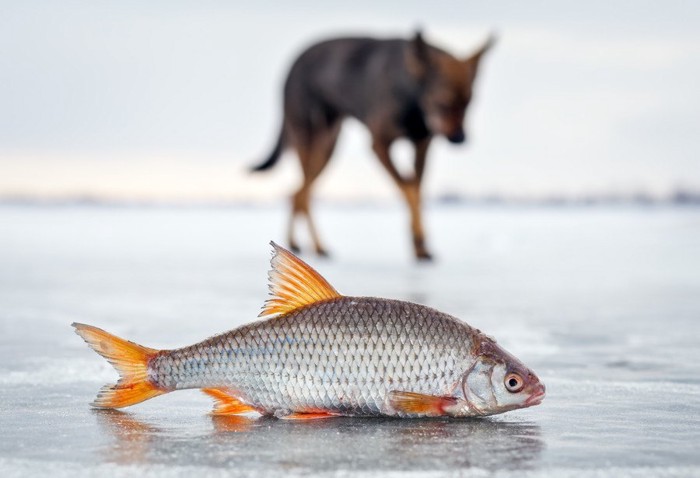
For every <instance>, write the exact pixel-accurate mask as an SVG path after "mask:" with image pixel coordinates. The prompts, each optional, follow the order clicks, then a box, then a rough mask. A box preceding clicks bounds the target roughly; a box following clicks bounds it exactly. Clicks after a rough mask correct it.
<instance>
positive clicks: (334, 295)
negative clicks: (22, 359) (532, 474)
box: [72, 242, 545, 420]
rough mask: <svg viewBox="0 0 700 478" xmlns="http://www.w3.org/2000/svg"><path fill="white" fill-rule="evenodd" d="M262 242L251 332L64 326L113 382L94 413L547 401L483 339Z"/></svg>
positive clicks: (347, 412) (473, 411)
mask: <svg viewBox="0 0 700 478" xmlns="http://www.w3.org/2000/svg"><path fill="white" fill-rule="evenodd" d="M270 244H271V246H272V259H271V269H270V272H269V291H270V292H269V294H270V297H269V298H268V299H267V300H266V301H265V303H264V305H263V308H262V311H261V312H260V315H259V320H258V321H256V322H252V323H249V324H246V325H243V326H241V327H238V328H235V329H233V330H230V331H228V332H225V333H222V334H219V335H215V336H213V337H211V338H208V339H206V340H204V341H202V342H199V343H196V344H194V345H190V346H187V347H182V348H176V349H170V350H157V349H152V348H148V347H144V346H141V345H138V344H136V343H134V342H130V341H128V340H124V339H121V338H119V337H116V336H114V335H112V334H110V333H108V332H105V331H104V330H102V329H100V328H97V327H94V326H91V325H86V324H81V323H73V324H72V326H73V327H74V328H75V332H76V333H77V334H78V335H79V336H80V337H82V338H83V339H84V340H85V342H87V344H88V345H89V346H90V347H91V348H92V349H93V350H94V351H95V352H97V353H98V354H100V355H102V356H103V357H104V358H105V359H107V361H109V363H111V364H112V365H113V366H114V368H115V369H116V371H117V372H118V373H119V380H118V381H117V383H115V384H110V385H105V386H104V387H103V388H102V389H101V390H100V391H99V393H98V395H97V397H96V398H95V400H94V402H93V403H92V405H93V406H94V407H96V408H102V409H111V408H122V407H127V406H131V405H135V404H137V403H140V402H143V401H144V400H148V399H151V398H154V397H156V396H159V395H163V394H165V393H168V392H172V391H175V390H183V389H197V388H198V389H202V391H203V392H204V393H206V394H207V395H209V396H211V397H212V398H213V399H214V408H213V411H212V412H211V413H212V414H213V415H243V414H249V413H253V412H256V413H258V414H260V415H263V416H272V417H277V418H283V419H290V420H311V419H322V418H330V417H336V416H355V417H380V416H389V417H400V418H413V417H481V416H488V415H494V414H498V413H503V412H507V411H510V410H515V409H519V408H526V407H531V406H534V405H538V404H540V403H541V402H542V400H543V399H544V397H545V385H544V384H543V383H542V382H541V381H540V379H539V378H538V377H537V375H535V373H534V372H533V371H532V370H530V369H529V368H528V367H526V366H525V365H524V364H523V363H522V362H521V361H520V360H518V359H517V358H516V357H514V356H513V355H512V354H510V353H509V352H507V351H506V350H504V349H503V348H502V347H501V346H500V345H498V344H497V343H496V341H495V340H494V339H493V338H491V337H489V336H487V335H486V334H484V333H482V332H481V331H480V330H478V329H476V328H474V327H472V326H470V325H468V324H467V323H465V322H463V321H461V320H459V319H458V318H456V317H453V316H451V315H448V314H446V313H443V312H440V311H438V310H435V309H433V308H430V307H428V306H425V305H419V304H415V303H411V302H406V301H401V300H392V299H383V298H376V297H352V296H345V295H342V294H340V293H339V292H338V291H337V290H336V289H335V288H334V287H333V286H331V284H330V283H329V282H328V281H327V280H326V279H325V278H324V277H323V276H321V274H319V273H318V272H317V271H316V270H314V269H313V268H312V267H311V266H309V265H308V264H307V263H305V262H304V261H302V260H301V259H300V258H298V257H297V256H295V255H294V254H292V253H291V252H290V251H288V250H286V249H285V248H283V247H281V246H279V245H277V244H275V243H274V242H271V243H270Z"/></svg>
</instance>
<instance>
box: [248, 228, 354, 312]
mask: <svg viewBox="0 0 700 478" xmlns="http://www.w3.org/2000/svg"><path fill="white" fill-rule="evenodd" d="M270 245H272V249H273V251H272V260H271V261H270V263H271V265H272V269H270V274H269V278H270V286H269V287H270V295H271V296H272V297H271V298H270V299H267V301H265V305H264V306H263V310H262V312H260V317H265V316H272V315H283V314H287V313H289V312H291V311H293V310H296V309H299V308H301V307H304V306H307V305H310V304H314V303H316V302H320V301H323V300H329V299H335V298H337V297H342V296H341V295H340V293H338V291H337V290H335V289H334V288H333V286H332V285H330V284H329V283H328V281H327V280H326V279H324V278H323V277H322V276H321V274H319V273H318V272H316V271H315V270H314V269H313V268H312V267H311V266H310V265H308V264H307V263H306V262H304V261H302V260H301V259H299V258H298V257H297V256H295V255H294V254H292V253H291V252H289V251H288V250H287V249H285V248H283V247H280V246H278V245H277V244H275V243H274V242H270Z"/></svg>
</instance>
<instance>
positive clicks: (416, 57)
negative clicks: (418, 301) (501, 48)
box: [253, 32, 493, 259]
mask: <svg viewBox="0 0 700 478" xmlns="http://www.w3.org/2000/svg"><path fill="white" fill-rule="evenodd" d="M492 44H493V38H489V40H488V41H487V42H486V43H485V44H484V45H483V46H482V47H481V48H480V49H479V50H478V51H477V52H476V53H474V54H473V55H472V56H470V57H468V58H466V59H464V60H459V59H457V58H455V57H454V56H452V55H450V54H449V53H447V52H445V51H443V50H441V49H439V48H436V47H434V46H432V45H429V44H428V43H426V42H425V41H424V40H423V37H422V36H421V34H420V32H419V33H417V34H416V36H415V37H414V38H413V39H411V40H401V39H396V40H379V39H374V38H339V39H334V40H328V41H324V42H321V43H317V44H315V45H313V46H312V47H310V48H309V49H307V50H306V51H305V52H304V53H302V54H301V55H300V56H299V58H298V59H297V60H296V61H295V62H294V65H293V66H292V68H291V70H290V72H289V75H288V76H287V81H286V83H285V86H284V119H283V123H282V128H281V131H280V134H279V138H278V140H277V144H276V145H275V148H274V150H273V151H272V153H271V154H270V156H269V157H268V158H267V160H265V162H264V163H262V164H260V165H259V166H257V167H255V168H254V169H253V170H254V171H262V170H265V169H268V168H270V167H271V166H272V165H274V164H275V162H277V160H278V159H279V157H280V155H281V154H282V151H283V150H284V149H285V148H286V147H292V148H294V149H295V150H296V151H297V154H298V155H299V160H300V161H301V167H302V171H303V174H304V182H303V184H302V186H301V188H300V189H299V190H298V191H297V192H296V193H295V194H294V196H293V198H292V215H291V220H290V223H289V238H288V239H289V246H290V248H291V249H292V250H294V251H298V250H299V248H298V246H297V242H296V241H295V239H294V222H295V219H296V217H297V216H298V215H300V214H301V215H304V216H305V217H306V220H307V223H308V226H309V231H310V233H311V238H312V240H313V242H314V246H315V249H316V252H317V253H318V254H321V255H325V254H326V250H325V249H324V248H323V246H321V242H320V240H319V238H318V233H317V232H316V228H315V227H314V223H313V220H312V219H311V212H310V209H309V200H310V195H311V185H312V184H313V182H314V180H315V179H316V178H317V177H318V176H319V174H321V171H323V168H324V167H325V166H326V164H327V163H328V160H329V159H330V157H331V154H332V153H333V148H334V146H335V143H336V139H337V138H338V133H339V132H340V127H341V124H342V121H343V119H344V118H345V117H348V116H351V117H354V118H357V119H358V120H360V121H361V122H362V123H364V124H365V126H367V128H368V129H369V131H370V133H371V135H372V142H373V145H372V147H373V149H374V152H375V153H376V155H377V157H378V158H379V161H380V162H381V164H382V165H383V166H384V168H386V170H387V171H388V172H389V174H390V175H391V177H392V178H393V179H394V181H395V182H396V184H397V185H398V187H399V189H400V190H401V192H402V194H403V196H404V198H405V199H406V202H407V203H408V207H409V210H410V213H411V230H412V233H413V246H414V248H415V254H416V257H417V258H418V259H430V258H431V256H430V253H429V252H428V250H427V249H426V247H425V234H424V232H423V224H422V220H421V206H420V203H421V196H420V185H421V180H422V178H423V171H424V170H425V161H426V154H427V151H428V145H429V144H430V140H431V139H432V137H433V136H434V135H443V136H445V137H447V139H448V140H449V141H450V142H452V143H462V142H464V140H465V139H466V135H465V133H464V129H463V122H464V114H465V111H466V109H467V106H468V105H469V101H470V100H471V96H472V84H473V82H474V78H475V77H476V73H477V69H478V66H479V61H480V60H481V57H482V56H483V54H484V53H485V52H486V50H488V49H489V48H490V47H491V45H492ZM398 138H408V140H409V141H411V142H412V143H413V145H414V147H415V164H414V166H415V174H414V175H413V177H410V178H406V177H403V176H402V175H401V174H399V172H398V171H397V169H396V167H395V166H394V164H393V162H392V160H391V157H390V155H389V148H390V146H391V144H392V142H394V140H396V139H398Z"/></svg>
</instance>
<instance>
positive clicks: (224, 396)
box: [202, 388, 257, 415]
mask: <svg viewBox="0 0 700 478" xmlns="http://www.w3.org/2000/svg"><path fill="white" fill-rule="evenodd" d="M202 392H204V393H206V394H207V395H209V396H210V397H212V398H213V399H214V409H213V410H212V412H211V414H212V415H241V414H243V413H249V412H255V411H257V410H255V408H253V407H251V406H250V405H246V404H245V403H243V402H241V401H240V400H239V399H237V398H236V397H234V396H233V395H232V394H231V392H229V391H228V390H227V389H225V388H203V389H202Z"/></svg>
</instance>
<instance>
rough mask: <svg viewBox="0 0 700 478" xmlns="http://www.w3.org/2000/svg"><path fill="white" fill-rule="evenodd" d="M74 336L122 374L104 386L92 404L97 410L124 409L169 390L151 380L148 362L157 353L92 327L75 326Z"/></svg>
mask: <svg viewBox="0 0 700 478" xmlns="http://www.w3.org/2000/svg"><path fill="white" fill-rule="evenodd" d="M72 325H73V327H75V333H77V334H78V335H80V336H81V337H82V338H83V340H85V342H87V344H88V345H89V346H90V347H91V348H92V349H93V350H94V351H95V352H97V353H98V354H100V355H102V356H103V357H104V358H106V359H107V361H108V362H109V363H111V364H112V366H113V367H114V368H115V369H116V370H117V372H119V381H118V382H117V383H116V384H114V385H105V386H104V387H102V389H101V390H100V392H99V393H98V394H97V398H95V401H94V402H92V406H94V407H97V408H122V407H128V406H129V405H134V404H136V403H139V402H143V401H144V400H148V399H149V398H153V397H156V396H158V395H162V394H164V393H166V392H167V390H162V389H160V388H158V387H156V386H155V385H154V384H153V383H151V381H150V380H149V379H148V362H149V360H150V359H151V358H153V357H154V356H155V355H157V354H158V352H159V351H158V350H155V349H149V348H148V347H142V346H141V345H138V344H135V343H133V342H129V341H128V340H124V339H120V338H119V337H116V336H114V335H112V334H110V333H107V332H105V331H104V330H102V329H98V328H97V327H93V326H91V325H85V324H78V323H73V324H72Z"/></svg>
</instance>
